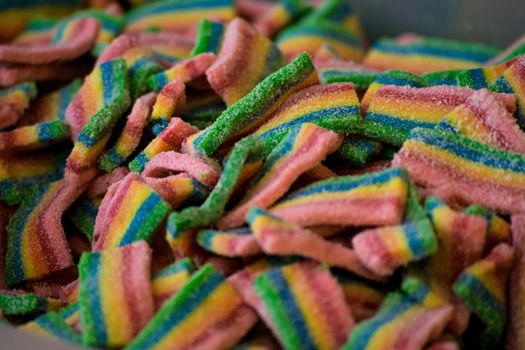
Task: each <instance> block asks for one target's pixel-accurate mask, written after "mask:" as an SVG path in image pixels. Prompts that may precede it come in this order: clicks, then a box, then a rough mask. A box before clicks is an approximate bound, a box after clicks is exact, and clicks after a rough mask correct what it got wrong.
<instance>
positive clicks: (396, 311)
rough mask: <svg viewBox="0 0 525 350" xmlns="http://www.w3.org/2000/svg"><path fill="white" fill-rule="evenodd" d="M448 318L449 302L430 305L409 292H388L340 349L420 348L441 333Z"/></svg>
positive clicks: (393, 349)
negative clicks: (378, 306) (379, 306)
mask: <svg viewBox="0 0 525 350" xmlns="http://www.w3.org/2000/svg"><path fill="white" fill-rule="evenodd" d="M451 318H452V307H451V306H443V307H438V308H432V309H429V308H426V307H424V306H423V305H421V304H419V303H418V302H415V301H414V300H413V299H412V298H410V296H407V295H405V294H402V293H399V292H395V293H390V294H389V295H388V296H387V298H386V300H385V301H384V302H383V304H382V305H381V308H380V309H379V311H378V312H377V313H376V314H375V315H374V317H372V318H370V319H368V320H366V321H363V322H360V323H358V324H357V325H356V327H355V328H354V330H353V331H352V333H351V334H350V339H349V341H348V342H347V343H346V345H345V346H344V347H343V349H345V350H365V349H366V350H373V349H383V348H387V349H392V350H417V349H423V348H424V346H425V344H427V343H428V342H429V341H432V340H434V339H436V338H438V337H439V336H440V335H441V334H442V332H443V330H444V329H445V327H446V326H447V324H448V323H449V322H450V320H451Z"/></svg>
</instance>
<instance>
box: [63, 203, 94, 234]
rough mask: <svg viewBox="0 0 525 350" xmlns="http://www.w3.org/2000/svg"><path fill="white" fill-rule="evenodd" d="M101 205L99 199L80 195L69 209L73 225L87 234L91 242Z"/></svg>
mask: <svg viewBox="0 0 525 350" xmlns="http://www.w3.org/2000/svg"><path fill="white" fill-rule="evenodd" d="M99 207H100V200H99V199H92V198H88V197H80V198H79V199H78V200H77V201H76V202H75V203H73V204H72V205H71V207H70V208H69V210H68V214H69V215H68V216H69V218H70V220H71V222H72V223H73V225H75V227H76V228H78V229H79V230H80V231H81V232H82V233H83V234H85V235H86V237H87V238H88V239H89V241H90V242H91V241H92V240H93V232H94V229H95V220H96V218H97V214H98V209H99Z"/></svg>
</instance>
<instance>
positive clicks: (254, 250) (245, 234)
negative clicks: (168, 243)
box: [197, 227, 262, 257]
mask: <svg viewBox="0 0 525 350" xmlns="http://www.w3.org/2000/svg"><path fill="white" fill-rule="evenodd" d="M197 243H198V244H199V245H200V246H201V247H203V248H204V249H206V250H207V251H210V252H213V253H215V254H218V255H222V256H229V257H242V256H252V255H257V254H260V253H262V250H261V248H260V247H259V244H257V240H256V239H255V237H254V236H253V235H252V231H251V230H250V229H249V228H246V227H243V228H238V229H233V230H221V231H218V230H202V231H199V233H198V235H197Z"/></svg>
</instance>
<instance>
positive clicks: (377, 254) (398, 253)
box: [352, 219, 438, 276]
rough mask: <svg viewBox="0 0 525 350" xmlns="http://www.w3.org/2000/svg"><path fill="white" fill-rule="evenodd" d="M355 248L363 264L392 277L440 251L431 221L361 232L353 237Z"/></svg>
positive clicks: (426, 220) (378, 272)
mask: <svg viewBox="0 0 525 350" xmlns="http://www.w3.org/2000/svg"><path fill="white" fill-rule="evenodd" d="M352 246H353V247H354V250H355V253H356V255H357V257H358V258H359V260H360V261H361V263H362V264H363V265H364V266H366V267H367V268H368V269H369V270H370V271H373V272H374V273H376V274H378V275H380V276H389V275H391V274H392V273H393V272H394V270H395V269H396V268H398V267H400V266H406V265H407V264H408V263H410V262H414V261H419V260H422V259H424V258H426V257H428V256H430V255H432V254H433V253H434V252H435V251H436V250H437V249H438V243H437V240H436V236H435V234H434V230H433V229H432V225H431V224H430V221H429V220H428V219H423V220H419V221H415V222H411V223H406V224H403V225H399V226H384V227H380V228H376V229H369V230H366V231H362V232H360V233H358V234H357V235H355V236H354V237H353V238H352Z"/></svg>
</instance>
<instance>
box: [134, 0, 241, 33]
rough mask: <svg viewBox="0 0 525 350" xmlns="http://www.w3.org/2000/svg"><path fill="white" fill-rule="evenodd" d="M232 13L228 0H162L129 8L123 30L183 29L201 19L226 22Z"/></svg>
mask: <svg viewBox="0 0 525 350" xmlns="http://www.w3.org/2000/svg"><path fill="white" fill-rule="evenodd" d="M234 17H235V10H234V7H233V1H231V0H163V1H157V2H155V3H152V4H145V5H143V6H140V7H137V8H135V9H133V10H131V11H130V12H128V14H127V17H126V31H133V32H142V31H144V30H149V29H159V30H168V31H179V32H184V31H186V30H187V29H188V28H192V27H195V26H197V24H198V23H199V21H200V20H201V19H205V18H213V19H214V20H215V21H219V22H229V21H230V20H232V19H233V18H234Z"/></svg>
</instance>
